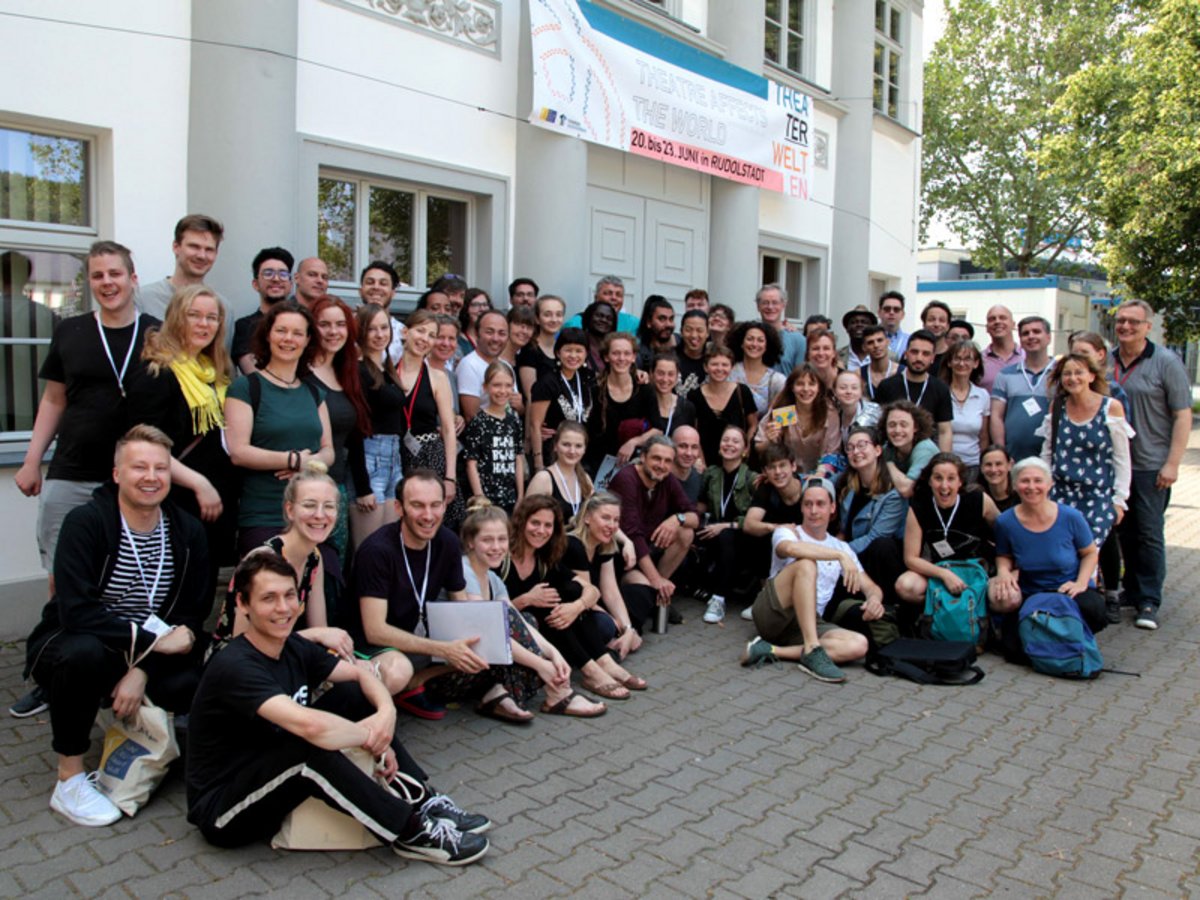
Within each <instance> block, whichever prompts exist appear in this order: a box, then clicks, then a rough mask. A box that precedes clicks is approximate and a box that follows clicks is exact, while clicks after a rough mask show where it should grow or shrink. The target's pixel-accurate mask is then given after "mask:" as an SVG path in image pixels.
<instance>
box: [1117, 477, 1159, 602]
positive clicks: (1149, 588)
mask: <svg viewBox="0 0 1200 900" xmlns="http://www.w3.org/2000/svg"><path fill="white" fill-rule="evenodd" d="M1157 479H1158V470H1157V469H1154V470H1150V469H1134V470H1133V478H1132V480H1131V481H1130V484H1129V509H1128V510H1127V511H1126V512H1125V520H1124V521H1123V522H1121V554H1122V556H1124V557H1125V579H1124V583H1125V593H1126V597H1127V599H1128V600H1129V602H1130V603H1132V604H1133V605H1134V606H1135V607H1141V606H1143V605H1145V604H1149V605H1150V606H1153V607H1154V608H1155V609H1158V608H1159V607H1160V606H1162V588H1163V579H1164V578H1166V575H1167V544H1166V540H1165V538H1164V536H1163V519H1164V518H1165V516H1166V513H1167V504H1169V503H1170V502H1171V489H1170V488H1167V489H1166V490H1159V489H1158V488H1157V487H1155V482H1156V481H1157Z"/></svg>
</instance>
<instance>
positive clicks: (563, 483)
mask: <svg viewBox="0 0 1200 900" xmlns="http://www.w3.org/2000/svg"><path fill="white" fill-rule="evenodd" d="M550 468H551V469H552V470H553V471H551V473H550V475H551V477H553V476H554V473H555V472H558V479H557V481H558V487H559V490H561V491H562V495H563V499H564V500H566V501H567V502H568V503H570V504H571V515H573V516H577V515H579V494H580V492H581V491H582V490H583V488H582V486H581V485H580V484H579V481H578V479H576V481H575V496H573V497H572V496H571V492H570V491H569V490H567V476H565V475H564V474H563V472H562V469H560V468H559V467H558V463H554V464H553V465H551V466H550Z"/></svg>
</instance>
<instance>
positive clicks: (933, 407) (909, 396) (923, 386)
mask: <svg viewBox="0 0 1200 900" xmlns="http://www.w3.org/2000/svg"><path fill="white" fill-rule="evenodd" d="M905 389H907V392H906V390H905ZM893 400H911V401H912V402H913V403H915V404H917V406H919V407H921V408H922V409H926V410H929V413H930V414H931V415H932V416H933V421H934V422H953V421H954V406H953V401H952V400H951V399H950V385H948V384H946V382H944V381H942V379H940V378H934V377H933V376H932V375H931V376H930V377H929V378H927V379H925V381H923V382H921V383H920V384H917V383H916V382H915V381H909V380H908V379H907V378H905V373H904V372H898V373H896V374H895V375H892V376H891V377H890V378H885V379H883V381H881V382H879V387H877V388H876V389H875V402H876V403H878V404H880V405H881V406H886V405H887V404H888V403H891V402H892V401H893Z"/></svg>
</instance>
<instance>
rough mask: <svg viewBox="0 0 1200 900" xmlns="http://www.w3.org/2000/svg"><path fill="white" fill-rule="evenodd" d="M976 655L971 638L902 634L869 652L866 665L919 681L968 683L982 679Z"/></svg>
mask: <svg viewBox="0 0 1200 900" xmlns="http://www.w3.org/2000/svg"><path fill="white" fill-rule="evenodd" d="M975 658H976V654H975V645H974V644H972V643H971V642H970V641H923V640H918V639H916V638H900V639H899V640H895V641H892V643H890V644H888V645H887V646H886V647H881V648H880V649H879V650H878V651H877V652H876V653H875V654H873V655H872V656H868V657H867V661H866V663H865V664H864V665H865V666H866V669H867V671H868V672H870V673H871V674H872V675H879V676H884V675H896V676H898V677H900V678H907V679H908V680H909V681H915V682H916V683H917V684H947V685H968V684H978V683H979V682H980V681H983V674H984V673H983V669H981V668H979V666H977V665H975Z"/></svg>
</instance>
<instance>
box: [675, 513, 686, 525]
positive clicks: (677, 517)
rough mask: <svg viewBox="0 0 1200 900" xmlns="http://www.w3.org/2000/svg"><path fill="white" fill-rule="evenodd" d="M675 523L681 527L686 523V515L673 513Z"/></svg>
mask: <svg viewBox="0 0 1200 900" xmlns="http://www.w3.org/2000/svg"><path fill="white" fill-rule="evenodd" d="M675 521H676V522H678V523H679V524H680V525H682V524H683V523H684V522H686V521H687V513H675Z"/></svg>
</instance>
